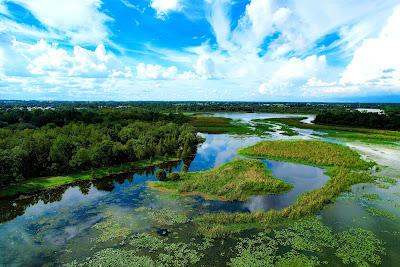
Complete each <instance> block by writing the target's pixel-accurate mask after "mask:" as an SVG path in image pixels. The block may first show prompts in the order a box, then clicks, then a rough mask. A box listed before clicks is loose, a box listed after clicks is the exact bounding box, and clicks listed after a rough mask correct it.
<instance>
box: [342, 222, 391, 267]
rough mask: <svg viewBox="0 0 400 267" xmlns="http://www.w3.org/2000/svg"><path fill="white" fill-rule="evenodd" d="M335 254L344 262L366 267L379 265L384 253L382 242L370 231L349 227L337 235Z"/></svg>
mask: <svg viewBox="0 0 400 267" xmlns="http://www.w3.org/2000/svg"><path fill="white" fill-rule="evenodd" d="M337 242H338V248H337V250H336V255H337V256H338V257H339V258H340V259H342V261H343V263H344V264H351V265H355V266H360V267H364V266H365V267H367V266H369V265H370V263H373V264H377V265H379V264H380V263H381V257H380V255H382V254H384V248H383V243H382V241H380V240H379V239H378V238H377V237H376V236H375V235H374V234H373V233H372V232H370V231H367V230H364V229H360V228H357V229H349V230H347V231H345V232H342V233H340V234H339V235H338V237H337Z"/></svg>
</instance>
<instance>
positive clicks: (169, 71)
mask: <svg viewBox="0 0 400 267" xmlns="http://www.w3.org/2000/svg"><path fill="white" fill-rule="evenodd" d="M136 72H137V77H138V78H139V79H143V80H148V79H149V80H157V79H174V78H175V77H176V76H177V74H178V69H177V67H175V66H171V67H167V68H165V67H163V66H161V65H153V64H144V63H139V64H138V65H137V67H136Z"/></svg>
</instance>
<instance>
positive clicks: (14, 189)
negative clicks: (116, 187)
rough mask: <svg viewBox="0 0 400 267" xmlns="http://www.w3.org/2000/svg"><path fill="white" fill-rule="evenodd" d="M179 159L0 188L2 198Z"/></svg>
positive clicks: (160, 160)
mask: <svg viewBox="0 0 400 267" xmlns="http://www.w3.org/2000/svg"><path fill="white" fill-rule="evenodd" d="M177 160H178V159H176V158H159V159H153V160H152V161H149V160H143V161H137V162H131V163H125V164H121V165H119V166H114V167H105V168H98V169H95V170H93V171H85V172H81V173H78V174H73V175H66V176H52V177H40V178H33V179H29V180H26V181H23V182H21V183H20V184H17V185H12V186H9V187H7V188H4V189H2V190H0V198H4V197H12V196H16V195H21V194H29V193H34V192H38V191H42V190H47V189H53V188H57V187H60V186H63V185H68V184H73V183H76V182H79V181H87V180H92V179H99V178H103V177H107V176H110V175H115V174H122V173H126V172H129V171H132V170H135V169H142V168H146V167H150V166H157V165H160V164H162V163H165V162H168V161H177Z"/></svg>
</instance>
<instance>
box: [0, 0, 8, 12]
mask: <svg viewBox="0 0 400 267" xmlns="http://www.w3.org/2000/svg"><path fill="white" fill-rule="evenodd" d="M0 14H4V15H8V14H9V13H8V9H7V6H6V4H5V0H0Z"/></svg>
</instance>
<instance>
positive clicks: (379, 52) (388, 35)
mask: <svg viewBox="0 0 400 267" xmlns="http://www.w3.org/2000/svg"><path fill="white" fill-rule="evenodd" d="M399 25H400V5H399V6H398V7H397V8H396V9H395V10H394V12H393V14H392V15H391V16H390V18H389V19H388V20H387V23H386V26H385V27H384V28H383V30H382V31H381V33H380V35H379V36H378V37H377V38H368V39H365V40H364V41H363V42H362V45H361V46H360V47H359V48H357V49H356V51H355V53H354V56H353V59H352V61H351V62H350V64H349V65H348V66H347V68H346V69H345V71H344V72H343V74H342V77H341V79H340V83H341V84H361V85H362V84H364V85H368V84H371V85H372V84H374V85H379V86H385V85H387V86H400V26H399Z"/></svg>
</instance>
